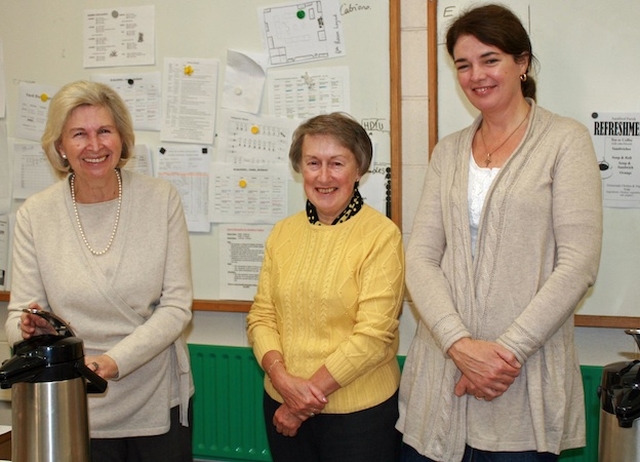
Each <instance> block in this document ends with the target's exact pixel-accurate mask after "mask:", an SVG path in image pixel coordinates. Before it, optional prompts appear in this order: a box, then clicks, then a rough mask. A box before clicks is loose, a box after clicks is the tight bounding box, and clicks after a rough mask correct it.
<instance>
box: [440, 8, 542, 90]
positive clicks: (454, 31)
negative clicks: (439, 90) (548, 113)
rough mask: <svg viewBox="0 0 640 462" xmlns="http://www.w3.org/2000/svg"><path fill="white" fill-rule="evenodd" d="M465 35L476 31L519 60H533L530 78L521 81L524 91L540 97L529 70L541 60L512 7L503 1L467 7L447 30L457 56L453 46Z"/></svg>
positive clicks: (450, 47) (483, 39)
mask: <svg viewBox="0 0 640 462" xmlns="http://www.w3.org/2000/svg"><path fill="white" fill-rule="evenodd" d="M463 35H472V36H474V37H475V38H477V39H478V40H479V41H481V42H482V43H484V44H485V45H491V46H494V47H496V48H499V49H500V50H502V51H503V52H504V53H507V54H509V55H511V56H513V59H514V60H515V61H516V62H517V63H519V62H522V60H523V59H527V60H528V61H529V65H528V66H527V72H526V74H525V75H526V77H527V78H526V80H524V81H523V82H521V88H522V94H523V95H524V96H525V97H528V98H532V99H533V100H535V99H536V82H535V79H534V78H533V77H532V76H531V75H530V74H529V71H530V70H531V68H532V64H535V63H536V62H537V60H536V58H535V56H534V55H533V52H532V50H531V40H530V39H529V34H527V31H526V30H525V28H524V26H523V25H522V23H521V22H520V20H519V19H518V17H517V16H516V15H515V14H513V12H512V11H511V10H509V9H508V8H506V7H504V6H501V5H495V4H490V5H483V6H479V7H476V8H472V9H470V10H467V11H465V12H464V13H463V14H462V15H460V16H459V17H458V18H456V20H455V21H454V22H453V23H452V24H451V26H449V29H448V30H447V51H448V52H449V55H450V56H451V57H452V58H454V56H453V48H454V47H455V45H456V42H457V41H458V39H459V38H460V37H462V36H463Z"/></svg>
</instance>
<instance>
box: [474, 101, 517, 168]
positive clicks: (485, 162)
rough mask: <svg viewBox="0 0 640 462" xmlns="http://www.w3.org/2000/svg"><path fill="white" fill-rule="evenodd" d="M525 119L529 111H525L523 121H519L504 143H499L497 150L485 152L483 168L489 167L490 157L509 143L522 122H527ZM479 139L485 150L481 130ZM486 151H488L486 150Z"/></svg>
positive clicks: (485, 145)
mask: <svg viewBox="0 0 640 462" xmlns="http://www.w3.org/2000/svg"><path fill="white" fill-rule="evenodd" d="M527 117H529V111H527V113H526V114H525V116H524V119H522V120H521V121H520V123H519V124H518V126H517V127H516V128H515V129H514V130H513V131H512V132H511V133H510V134H509V136H507V137H506V138H505V139H504V141H503V142H502V143H500V144H499V145H498V147H497V148H495V149H494V150H492V151H489V152H487V158H486V159H485V160H484V166H485V167H488V166H489V164H491V156H492V155H493V154H495V152H496V151H497V150H498V149H500V148H501V147H502V146H504V145H505V144H506V143H507V141H509V140H510V139H511V137H512V136H513V135H514V134H515V132H517V131H518V129H519V128H520V127H521V126H522V124H523V123H524V121H525V120H527ZM480 137H481V138H482V144H484V148H485V149H487V143H486V142H485V140H484V133H483V131H482V128H480ZM487 151H488V149H487Z"/></svg>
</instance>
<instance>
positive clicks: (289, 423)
mask: <svg viewBox="0 0 640 462" xmlns="http://www.w3.org/2000/svg"><path fill="white" fill-rule="evenodd" d="M304 420H306V419H304ZM302 422H303V420H301V419H300V418H298V417H296V416H295V415H294V414H293V412H291V410H290V409H289V408H288V407H287V405H286V404H281V405H280V407H279V408H278V409H277V410H276V412H275V414H274V415H273V425H275V426H276V430H277V431H278V433H280V434H281V435H283V436H296V434H297V433H298V429H299V428H300V425H302Z"/></svg>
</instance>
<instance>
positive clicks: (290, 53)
mask: <svg viewBox="0 0 640 462" xmlns="http://www.w3.org/2000/svg"><path fill="white" fill-rule="evenodd" d="M258 15H259V18H260V25H261V26H262V39H263V43H264V46H265V49H266V51H267V53H268V54H269V64H271V65H272V66H281V65H287V64H300V63H306V62H310V61H318V60H321V59H329V58H336V57H339V56H344V55H345V54H346V50H345V46H344V39H343V38H344V33H343V32H342V20H341V17H340V3H339V2H338V0H317V1H312V2H300V3H291V4H288V5H278V6H271V7H266V8H260V9H258Z"/></svg>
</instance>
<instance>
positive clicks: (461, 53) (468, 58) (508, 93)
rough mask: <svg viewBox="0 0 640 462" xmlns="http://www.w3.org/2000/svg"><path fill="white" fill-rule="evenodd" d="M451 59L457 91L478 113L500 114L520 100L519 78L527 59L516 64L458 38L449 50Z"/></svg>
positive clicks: (471, 39)
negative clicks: (458, 88)
mask: <svg viewBox="0 0 640 462" xmlns="http://www.w3.org/2000/svg"><path fill="white" fill-rule="evenodd" d="M453 59H454V65H455V67H456V72H457V76H458V83H459V84H460V88H462V91H464V93H465V95H466V96H467V98H468V99H469V102H470V103H471V104H473V106H474V107H476V108H477V109H478V110H480V111H481V112H483V113H485V114H486V113H488V112H492V111H502V110H504V109H506V108H507V107H509V105H511V104H513V103H514V102H516V101H519V100H520V99H521V98H523V94H522V87H521V84H520V75H522V74H524V73H525V72H526V71H527V66H528V59H527V58H523V59H521V60H519V61H520V62H516V60H515V59H514V57H513V56H512V55H510V54H507V53H504V52H503V51H502V50H500V49H499V48H497V47H495V46H491V45H486V44H484V43H482V42H481V41H479V40H478V39H477V38H476V37H474V36H473V35H462V36H460V38H459V39H458V40H457V42H456V44H455V46H454V48H453Z"/></svg>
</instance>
